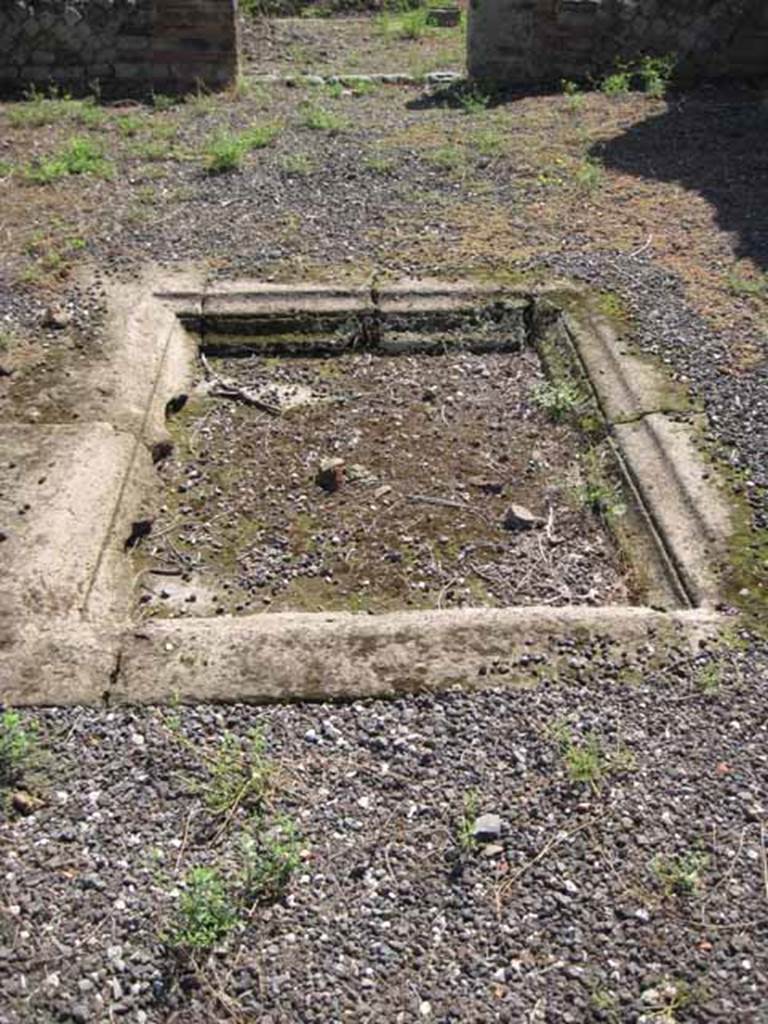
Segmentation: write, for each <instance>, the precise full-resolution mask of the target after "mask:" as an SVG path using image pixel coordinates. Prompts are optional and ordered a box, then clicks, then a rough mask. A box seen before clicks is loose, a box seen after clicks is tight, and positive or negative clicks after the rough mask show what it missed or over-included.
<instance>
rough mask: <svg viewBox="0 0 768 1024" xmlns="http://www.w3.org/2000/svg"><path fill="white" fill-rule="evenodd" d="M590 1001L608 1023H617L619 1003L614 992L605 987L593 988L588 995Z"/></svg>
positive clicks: (618, 1019)
mask: <svg viewBox="0 0 768 1024" xmlns="http://www.w3.org/2000/svg"><path fill="white" fill-rule="evenodd" d="M590 1002H591V1003H592V1005H593V1006H594V1008H595V1009H596V1010H599V1011H600V1013H602V1014H603V1015H604V1018H605V1019H606V1020H607V1021H608V1022H609V1024H619V1021H620V1017H619V1009H620V1006H621V1003H620V1000H619V997H618V996H617V995H616V993H615V992H612V991H611V990H610V989H607V988H599V987H598V988H595V989H593V990H592V994H591V995H590Z"/></svg>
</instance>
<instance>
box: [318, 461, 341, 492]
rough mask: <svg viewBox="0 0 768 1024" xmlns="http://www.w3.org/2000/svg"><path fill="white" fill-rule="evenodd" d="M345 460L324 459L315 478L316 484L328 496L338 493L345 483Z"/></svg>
mask: <svg viewBox="0 0 768 1024" xmlns="http://www.w3.org/2000/svg"><path fill="white" fill-rule="evenodd" d="M344 466H345V463H344V459H323V460H322V461H321V462H320V466H319V468H318V471H317V476H316V477H315V483H316V484H317V485H318V487H322V488H323V490H324V491H327V492H328V494H333V493H334V492H335V491H338V490H339V488H340V487H341V485H342V484H343V483H344Z"/></svg>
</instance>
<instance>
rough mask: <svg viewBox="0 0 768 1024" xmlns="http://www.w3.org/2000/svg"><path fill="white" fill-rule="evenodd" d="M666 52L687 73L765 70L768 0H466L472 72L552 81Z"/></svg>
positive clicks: (706, 74) (710, 74) (503, 79)
mask: <svg viewBox="0 0 768 1024" xmlns="http://www.w3.org/2000/svg"><path fill="white" fill-rule="evenodd" d="M670 53H671V54H675V56H676V57H677V62H678V69H679V71H680V72H681V73H682V74H683V75H685V76H688V77H722V76H734V77H748V76H754V75H766V74H768V0H470V12H469V44H468V66H469V73H470V75H471V76H472V77H474V78H485V79H491V80H494V81H497V82H503V83H507V84H528V83H548V82H558V81H560V80H561V79H564V78H567V79H580V78H584V77H586V76H587V75H589V74H600V73H602V72H605V71H606V70H607V69H609V68H611V67H612V66H614V65H615V63H616V61H617V60H620V59H625V60H632V59H635V58H637V57H638V56H641V55H644V54H652V55H654V54H655V55H662V54H670Z"/></svg>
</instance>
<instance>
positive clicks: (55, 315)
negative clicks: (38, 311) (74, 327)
mask: <svg viewBox="0 0 768 1024" xmlns="http://www.w3.org/2000/svg"><path fill="white" fill-rule="evenodd" d="M41 323H42V325H43V327H49V328H51V329H52V330H54V331H63V330H64V329H65V328H67V327H69V325H70V324H71V323H72V314H71V313H70V312H69V310H66V309H64V308H63V307H62V306H48V307H46V310H45V312H44V313H43V317H42V321H41Z"/></svg>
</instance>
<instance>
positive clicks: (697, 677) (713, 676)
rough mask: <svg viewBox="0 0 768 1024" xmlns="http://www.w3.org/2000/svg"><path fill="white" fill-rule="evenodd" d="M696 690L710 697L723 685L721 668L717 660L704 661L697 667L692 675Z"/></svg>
mask: <svg viewBox="0 0 768 1024" xmlns="http://www.w3.org/2000/svg"><path fill="white" fill-rule="evenodd" d="M693 681H694V683H695V685H696V688H697V689H698V690H700V691H701V692H702V693H704V694H708V695H712V694H715V693H718V692H719V691H720V687H721V686H722V684H723V666H722V665H721V663H720V662H719V661H717V660H715V661H706V662H704V664H703V665H697V666H696V669H695V671H694V674H693Z"/></svg>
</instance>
